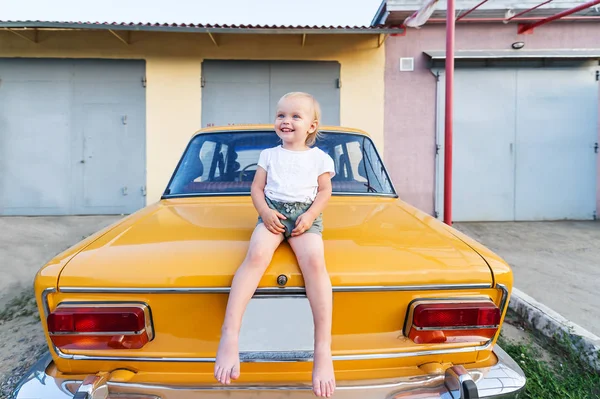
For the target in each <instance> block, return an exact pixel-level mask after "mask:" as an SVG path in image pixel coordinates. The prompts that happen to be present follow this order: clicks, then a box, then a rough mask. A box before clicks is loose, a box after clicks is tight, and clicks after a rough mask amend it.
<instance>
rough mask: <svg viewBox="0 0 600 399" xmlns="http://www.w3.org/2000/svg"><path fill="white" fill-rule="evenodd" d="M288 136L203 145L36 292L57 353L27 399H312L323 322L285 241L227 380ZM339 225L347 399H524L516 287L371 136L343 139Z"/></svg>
mask: <svg viewBox="0 0 600 399" xmlns="http://www.w3.org/2000/svg"><path fill="white" fill-rule="evenodd" d="M276 145H278V138H277V135H276V134H275V132H274V131H273V127H272V126H266V125H265V126H262V125H260V126H230V127H224V128H209V129H204V130H201V131H199V132H198V133H196V134H195V135H194V136H193V137H192V139H191V140H190V142H189V144H188V146H187V148H186V150H185V152H184V154H183V156H182V158H181V160H180V162H179V164H178V165H177V167H176V169H175V172H174V173H173V176H172V178H171V180H170V182H169V184H168V186H167V188H166V190H165V192H164V195H163V196H162V198H161V200H160V201H159V202H157V203H155V204H152V205H149V206H147V207H146V208H144V209H142V210H140V211H138V212H136V213H134V214H132V215H130V216H128V217H125V218H124V219H122V220H120V221H118V222H117V223H115V224H114V225H112V226H109V227H107V228H106V229H104V230H102V231H100V232H98V233H96V234H95V235H93V236H91V237H88V238H87V239H85V240H84V241H82V242H80V243H78V244H77V245H75V246H73V247H72V248H70V249H68V250H67V251H65V252H64V253H62V254H60V255H58V256H57V257H56V258H54V259H53V260H52V261H50V262H49V263H48V264H47V265H45V266H44V267H43V268H42V269H41V270H40V271H39V273H38V274H37V276H36V279H35V292H36V297H37V301H38V306H39V312H40V314H41V316H42V323H43V327H44V331H45V334H46V339H47V342H48V347H49V352H48V355H46V356H45V357H43V358H42V359H40V361H39V362H38V363H37V364H36V365H35V366H34V368H33V369H32V371H31V374H30V375H28V376H27V377H26V378H24V379H23V381H22V382H21V383H20V384H19V386H18V388H17V389H16V391H15V392H14V398H16V399H24V398H28V399H31V398H43V399H53V398H57V399H58V398H72V397H74V398H77V399H84V398H87V399H91V398H94V399H98V398H120V399H134V398H135V399H150V398H152V399H156V398H162V399H167V398H168V399H171V398H215V399H216V398H231V399H236V398H264V399H272V398H273V399H274V398H290V399H292V398H309V397H312V396H313V393H312V389H311V370H312V352H311V350H312V344H313V341H312V339H313V337H312V318H311V312H310V307H309V304H308V301H307V299H306V295H305V290H304V282H303V279H302V275H301V273H300V270H299V268H298V265H297V263H296V258H295V256H294V254H293V252H292V251H291V249H290V247H289V245H288V244H287V243H285V242H284V243H283V244H282V245H281V246H280V247H279V248H278V250H277V252H276V253H275V256H274V257H273V260H272V262H271V264H270V266H269V268H268V269H267V271H266V273H265V274H264V276H263V278H262V280H261V281H260V284H259V288H258V289H257V291H256V294H255V295H254V297H253V298H252V299H251V301H250V303H249V305H248V309H247V311H246V313H245V315H244V319H243V325H242V331H241V335H240V357H241V360H242V366H241V378H240V379H239V380H237V381H235V382H234V383H233V384H232V385H228V386H223V385H220V384H218V382H217V381H215V379H214V376H213V371H214V361H215V354H216V350H217V345H218V343H219V338H220V328H221V325H222V322H223V318H224V311H225V306H226V302H227V295H228V292H229V287H230V284H231V280H232V277H233V275H234V273H235V271H236V268H237V267H238V265H239V264H240V263H241V262H242V260H243V258H244V256H245V254H246V250H247V248H248V243H249V239H250V235H251V232H252V230H253V228H254V226H255V225H256V221H257V213H256V211H255V209H254V207H253V206H252V202H251V199H250V185H251V182H252V180H253V177H254V173H255V171H256V167H257V165H256V163H257V161H258V155H259V153H260V151H261V150H263V149H265V148H269V147H274V146H276ZM316 145H317V146H318V147H319V148H320V149H322V150H323V151H325V152H326V153H328V154H329V155H330V156H331V157H332V158H333V159H334V162H335V168H336V175H335V177H334V178H333V179H332V186H333V196H332V198H331V200H330V201H329V204H328V207H327V208H326V210H325V212H324V213H323V220H324V226H325V228H324V231H323V239H324V242H325V258H326V262H327V269H328V271H329V274H330V276H331V282H332V285H333V328H332V353H333V360H334V368H335V373H336V381H337V389H336V392H335V394H334V397H336V398H368V399H379V398H381V399H384V398H385V399H400V398H477V397H479V398H516V397H517V396H518V394H519V392H522V390H523V387H524V385H525V377H524V375H523V372H522V371H521V369H520V368H519V366H518V365H517V364H516V363H515V362H514V361H513V360H512V359H511V358H510V357H509V356H508V355H507V354H506V353H505V352H504V351H502V349H501V348H500V347H498V345H496V340H497V338H498V335H499V333H500V328H501V325H502V322H503V319H504V316H505V313H506V310H507V305H508V301H509V298H510V293H511V289H512V280H513V275H512V272H511V269H510V267H509V266H508V265H507V264H506V263H505V262H504V261H503V260H502V259H500V258H499V257H498V256H497V255H495V254H494V253H492V252H491V251H489V250H488V249H486V248H485V247H483V246H482V245H480V244H479V243H477V242H475V241H474V240H472V239H470V238H469V237H466V236H465V235H463V234H461V233H460V232H458V231H456V230H454V229H453V228H451V227H449V226H447V225H445V224H443V223H441V222H440V221H438V220H437V219H435V218H433V217H431V216H429V215H427V214H425V213H423V212H421V211H419V210H417V209H415V208H413V207H412V206H410V205H408V204H406V203H405V202H403V201H402V200H401V199H400V198H399V197H398V194H397V193H396V191H395V190H394V187H393V185H392V182H391V180H390V178H389V176H388V174H387V172H386V169H385V167H384V164H383V162H382V160H381V157H380V156H379V154H378V152H377V150H376V148H375V146H374V145H373V142H372V141H371V139H370V138H369V137H368V135H367V134H366V133H364V132H362V131H359V130H355V129H346V128H340V127H325V128H322V129H321V137H320V138H319V139H318V141H317V144H316Z"/></svg>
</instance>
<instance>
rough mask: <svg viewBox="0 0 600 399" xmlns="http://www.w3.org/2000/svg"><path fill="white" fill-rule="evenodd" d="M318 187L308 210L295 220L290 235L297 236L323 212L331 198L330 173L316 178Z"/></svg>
mask: <svg viewBox="0 0 600 399" xmlns="http://www.w3.org/2000/svg"><path fill="white" fill-rule="evenodd" d="M317 181H318V183H319V188H318V189H317V196H316V197H315V200H314V202H313V203H312V205H311V206H310V208H308V210H307V211H306V212H305V213H303V214H302V215H300V216H299V217H298V219H297V220H296V227H295V228H294V230H293V231H292V237H295V236H299V235H300V234H302V233H304V232H305V231H306V230H308V229H309V228H310V226H312V224H313V222H314V221H315V219H316V218H317V217H318V216H319V215H320V214H321V212H323V209H325V206H327V202H328V201H329V198H331V175H330V174H329V172H326V173H323V174H321V175H320V176H319V178H318V180H317Z"/></svg>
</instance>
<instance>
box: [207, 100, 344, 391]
mask: <svg viewBox="0 0 600 399" xmlns="http://www.w3.org/2000/svg"><path fill="white" fill-rule="evenodd" d="M320 114H321V110H320V107H319V104H318V103H317V101H316V100H315V99H314V98H313V96H311V95H310V94H307V93H299V92H294V93H288V94H286V95H284V96H283V97H282V98H281V99H280V100H279V102H278V104H277V112H276V117H275V132H276V133H277V135H278V136H279V138H280V139H281V141H282V145H280V146H277V147H274V148H269V149H266V150H264V151H262V152H261V154H260V157H259V161H258V168H257V171H256V175H255V178H254V181H253V183H252V189H251V196H252V202H253V204H254V207H255V208H256V210H257V211H258V214H259V218H258V224H257V226H256V228H255V229H254V232H253V234H252V238H251V239H250V247H249V248H248V253H247V254H246V258H245V259H244V262H243V263H242V264H241V265H240V267H239V269H238V270H237V272H236V273H235V276H234V278H233V282H232V284H231V292H230V294H229V300H228V302H227V310H226V311H225V321H224V322H223V327H222V330H221V333H222V335H221V341H220V342H219V349H218V351H217V359H216V362H215V378H216V379H217V380H218V381H219V382H221V383H223V384H229V383H231V380H232V379H237V378H238V377H239V375H240V359H239V351H238V337H239V332H240V327H241V322H242V316H243V314H244V311H245V309H246V305H247V304H248V302H249V301H250V298H251V297H252V295H253V294H254V292H255V290H256V288H257V286H258V283H259V281H260V279H261V277H262V275H263V274H264V272H265V270H266V269H267V267H268V266H269V263H270V262H271V259H272V257H273V253H274V252H275V250H276V249H277V247H278V246H279V244H281V242H282V241H283V240H284V237H285V238H287V240H288V242H289V244H290V246H291V247H292V249H293V251H294V253H295V254H296V258H297V259H298V264H299V265H300V269H301V271H302V275H303V277H304V281H305V286H306V295H307V297H308V301H309V303H310V306H311V309H312V312H313V320H314V326H315V336H314V365H313V376H312V383H313V391H314V393H315V395H317V396H323V397H330V396H331V395H332V394H333V391H334V389H335V377H334V372H333V362H332V359H331V312H332V310H331V308H332V291H331V281H330V279H329V275H328V273H327V270H326V269H325V257H324V249H323V239H322V237H321V231H322V229H323V227H322V220H321V212H322V211H323V209H324V208H325V205H326V204H327V201H328V200H329V198H330V197H331V178H332V177H333V176H334V174H335V169H334V164H333V159H331V157H330V156H329V155H327V154H326V153H325V152H323V151H321V150H320V149H318V148H311V146H312V145H313V144H314V143H315V140H316V136H317V129H318V127H319V119H320Z"/></svg>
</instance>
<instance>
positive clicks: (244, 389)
mask: <svg viewBox="0 0 600 399" xmlns="http://www.w3.org/2000/svg"><path fill="white" fill-rule="evenodd" d="M494 353H495V354H496V356H497V357H498V363H497V364H496V365H494V366H492V367H484V368H478V369H470V370H469V371H468V372H467V371H466V370H465V369H464V367H462V366H454V367H451V368H449V369H448V370H446V372H445V374H444V375H441V374H440V375H427V376H415V377H402V378H395V379H386V380H376V381H360V382H352V383H342V382H340V383H339V384H338V387H337V389H336V393H335V395H334V397H335V398H340V399H359V398H360V399H408V398H419V399H426V398H431V399H467V398H468V399H475V398H490V399H492V398H493V399H509V398H518V397H520V395H519V394H520V393H521V392H522V391H523V389H524V387H525V375H524V374H523V371H522V370H521V368H520V367H519V366H518V364H517V363H515V362H514V361H513V360H512V359H511V358H510V357H509V356H508V355H507V354H506V352H504V351H503V350H502V349H501V348H500V347H499V346H498V345H496V346H495V348H494ZM51 361H52V358H51V357H50V354H46V355H45V356H44V357H43V358H42V359H40V360H39V361H38V362H37V363H36V364H35V365H34V366H33V367H32V369H31V371H30V372H29V374H28V375H26V376H25V377H24V378H23V379H22V380H21V382H20V383H19V385H18V386H17V388H16V390H15V391H14V393H13V399H67V398H75V399H117V398H118V399H187V398H212V399H217V398H229V399H236V398H237V399H242V398H260V399H276V398H287V399H295V398H298V399H302V398H304V399H308V398H314V395H313V394H312V391H311V388H310V386H309V385H287V386H286V385H265V386H260V385H231V386H227V387H225V386H221V385H214V386H200V387H178V386H160V385H147V384H132V383H114V382H111V381H110V375H109V374H108V373H104V374H101V375H91V376H88V377H87V378H86V379H85V380H84V381H74V380H59V379H55V378H52V377H51V376H49V375H47V374H46V368H47V367H48V365H49V364H50V362H51ZM70 389H71V390H73V391H74V390H76V391H77V392H75V393H73V392H72V391H71V390H70Z"/></svg>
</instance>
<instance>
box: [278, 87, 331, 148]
mask: <svg viewBox="0 0 600 399" xmlns="http://www.w3.org/2000/svg"><path fill="white" fill-rule="evenodd" d="M292 97H304V98H308V99H309V100H310V101H311V102H312V107H313V111H314V115H313V121H317V123H319V124H320V123H321V105H320V104H319V102H318V101H317V99H316V98H315V97H314V96H313V95H312V94H308V93H304V92H302V91H292V92H290V93H287V94H284V95H283V96H282V97H281V98H280V99H279V101H278V102H277V104H279V103H280V102H281V101H282V100H285V99H286V98H292ZM318 137H320V134H319V127H318V126H317V129H316V130H315V131H314V133H310V134H309V135H308V137H306V145H307V146H309V147H312V146H313V145H315V142H316V141H317V138H318Z"/></svg>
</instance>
